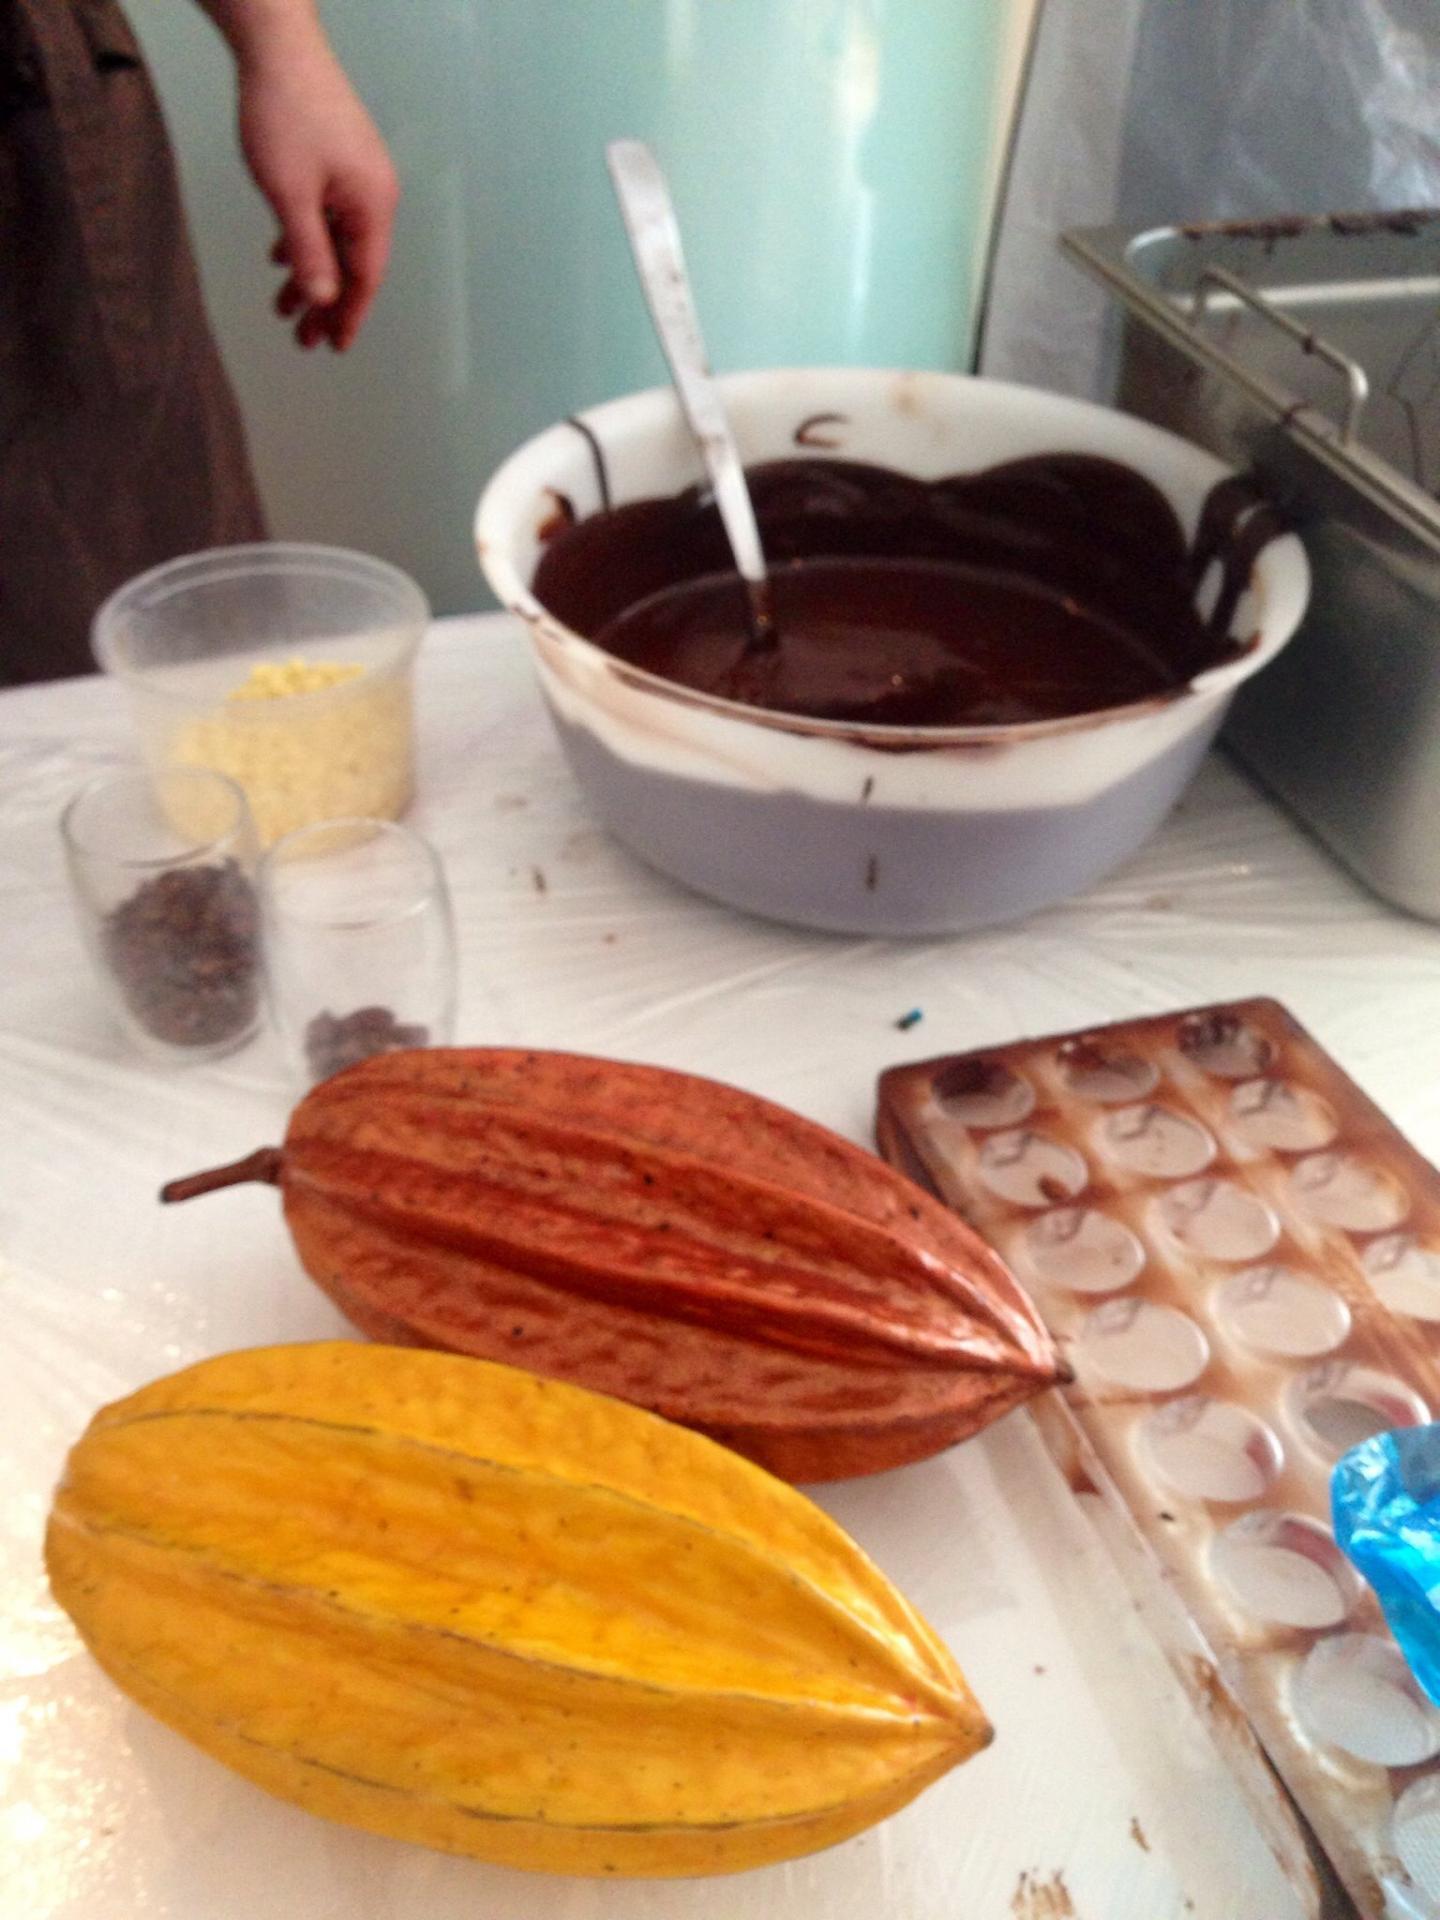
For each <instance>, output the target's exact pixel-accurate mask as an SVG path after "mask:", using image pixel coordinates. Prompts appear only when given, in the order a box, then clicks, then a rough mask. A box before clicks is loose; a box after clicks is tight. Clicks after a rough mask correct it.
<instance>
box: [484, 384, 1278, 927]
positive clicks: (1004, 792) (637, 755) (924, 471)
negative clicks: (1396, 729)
mask: <svg viewBox="0 0 1440 1920" xmlns="http://www.w3.org/2000/svg"><path fill="white" fill-rule="evenodd" d="M722 385H723V387H724V390H725V398H726V403H727V405H728V407H729V409H730V413H731V417H732V419H733V421H734V425H735V432H736V437H737V439H738V440H739V443H740V450H741V453H742V455H743V456H744V458H745V461H746V463H747V465H748V464H753V463H755V462H757V461H762V460H773V459H781V458H785V459H793V458H796V457H797V456H800V455H803V454H804V452H805V451H806V449H805V447H804V446H803V445H797V443H796V431H797V429H798V428H799V426H800V425H801V423H802V422H804V421H806V420H808V419H811V418H812V417H813V416H814V415H817V414H826V415H829V416H832V420H831V422H830V424H828V425H827V427H826V429H825V436H824V437H825V441H826V445H825V446H824V447H823V448H821V447H819V446H816V447H814V449H813V450H814V451H815V452H817V453H818V452H821V451H823V452H825V453H827V454H829V455H830V456H831V457H834V458H841V459H855V460H866V461H873V462H875V463H876V464H878V465H882V466H890V467H896V468H899V469H901V470H902V471H904V472H906V473H912V474H915V475H917V476H919V477H921V478H924V479H934V478H938V477H939V476H941V475H943V474H948V473H963V472H970V471H974V470H976V469H979V468H984V467H990V466H993V465H995V464H996V463H998V462H1000V461H1006V460H1015V459H1020V458H1022V457H1024V456H1026V455H1030V454H1038V453H1047V452H1056V451H1068V452H1081V453H1091V454H1099V455H1103V456H1106V457H1108V458H1111V459H1114V460H1119V461H1122V462H1124V463H1125V464H1126V465H1127V466H1130V467H1132V468H1134V469H1135V470H1136V471H1138V472H1139V473H1142V474H1144V475H1145V476H1146V477H1147V478H1148V479H1150V480H1151V481H1152V482H1153V483H1154V484H1155V485H1156V486H1157V487H1158V488H1159V490H1160V491H1161V493H1163V494H1164V495H1165V497H1166V498H1167V499H1168V500H1169V502H1170V504H1171V505H1172V507H1173V508H1174V509H1175V511H1176V513H1177V514H1178V516H1179V518H1180V522H1181V525H1182V526H1183V528H1184V530H1185V532H1186V534H1187V536H1188V535H1190V534H1192V533H1193V532H1194V529H1195V525H1196V521H1197V519H1198V517H1199V512H1200V506H1201V503H1202V501H1203V500H1204V498H1205V496H1206V494H1207V493H1208V492H1209V491H1210V489H1211V488H1212V487H1213V486H1214V484H1215V483H1216V481H1217V480H1219V479H1221V478H1222V477H1223V475H1224V474H1225V472H1226V471H1227V469H1226V468H1225V467H1224V466H1223V464H1222V463H1221V462H1220V461H1218V460H1216V459H1214V458H1213V457H1212V456H1211V455H1210V454H1208V453H1203V452H1201V451H1200V449H1198V448H1196V447H1192V446H1190V445H1189V444H1188V442H1186V441H1183V440H1180V439H1177V438H1176V437H1175V436H1174V435H1173V434H1169V433H1165V432H1163V431H1161V429H1159V428H1158V427H1152V426H1148V425H1146V424H1145V423H1144V422H1142V421H1139V420H1134V419H1131V418H1130V417H1129V416H1128V415H1126V414H1121V413H1115V412H1112V411H1110V410H1108V409H1106V408H1103V407H1096V406H1090V405H1087V404H1086V403H1084V402H1082V401H1076V400H1066V399H1061V398H1058V397H1057V396H1055V395H1053V394H1047V393H1042V392H1039V391H1037V390H1034V389H1031V388H1027V387H1017V386H1009V385H1004V384H1002V383H1000V382H998V381H992V380H980V379H972V378H970V377H968V376H966V375H962V374H942V373H885V372H871V371H867V370H860V369H855V368H847V369H838V370H830V371H826V370H823V369H815V368H800V369H790V370H783V371H778V372H766V373H745V374H735V375H732V376H730V377H729V378H727V379H725V380H724V381H723V382H722ZM698 471H699V470H698V465H697V460H696V455H695V449H694V446H693V444H692V442H691V439H690V435H689V433H688V431H687V430H686V427H685V425H684V422H683V421H682V419H681V417H680V412H679V408H678V405H677V403H676V401H675V398H674V395H673V394H672V393H671V392H670V390H669V389H668V388H657V389H654V390H652V391H650V392H646V393H636V394H631V395H629V396H627V397H626V398H625V399H622V400H615V401H611V402H610V403H609V404H608V405H606V406H601V407H596V408H594V409H593V410H591V411H590V412H588V413H586V414H583V415H581V416H578V417H577V419H576V420H574V421H565V422H563V423H562V424H561V425H559V426H555V427H551V428H549V429H548V431H546V432H545V433H542V434H540V435H538V436H537V437H536V438H535V439H533V440H530V441H528V442H527V443H526V444H525V445H524V446H522V447H521V448H519V449H518V450H517V451H516V452H515V453H514V454H512V455H511V456H510V458H509V459H508V460H507V461H506V462H505V464H504V465H503V466H502V467H501V468H500V469H499V471H498V472H497V473H496V474H495V475H494V477H493V478H492V480H491V481H490V484H489V485H488V486H487V487H486V489H485V492H484V494H483V496H482V498H481V500H480V505H479V508H478V510H477V514H476V521H475V538H476V545H477V549H478V552H479V557H480V564H481V567H482V568H483V570H484V572H485V575H486V578H487V579H488V580H489V582H490V585H491V586H492V587H493V588H494V590H495V592H496V594H497V595H498V596H499V598H500V600H501V601H502V602H503V603H504V605H505V606H507V607H508V608H510V609H511V611H512V612H514V613H516V614H518V615H519V616H520V617H521V618H522V619H523V620H524V621H525V622H526V624H527V626H528V627H529V630H530V634H531V638H532V640H533V642H534V648H535V658H536V663H537V666H538V668H539V674H540V683H541V687H542V689H543V691H544V694H545V698H546V700H547V702H548V703H549V706H550V711H551V713H552V715H553V717H554V720H555V725H556V728H557V730H558V732H559V735H560V739H561V742H562V744H563V746H564V748H565V752H566V754H567V755H568V756H569V759H570V763H571V765H572V767H573V768H574V771H575V773H576V776H577V778H578V779H579V780H580V783H581V785H582V786H583V787H584V788H585V790H586V792H587V794H588V795H589V797H590V800H591V802H592V804H593V805H594V807H595V809H596V811H597V812H598V813H599V814H600V816H601V818H602V819H603V820H604V821H605V823H606V824H607V825H608V826H609V827H610V829H611V830H612V832H614V833H615V834H616V836H617V837H618V838H619V839H620V840H622V841H623V842H624V843H625V845H626V846H628V847H629V848H631V850H632V851H633V852H635V853H637V854H639V855H640V857H641V858H642V859H643V860H646V861H648V862H649V864H650V865H651V866H654V867H658V868H659V869H660V870H661V871H662V872H663V873H667V874H670V875H671V876H672V877H673V878H675V879H677V880H681V881H683V882H684V883H685V884H686V885H687V886H691V887H694V888H696V889H698V891H700V892H701V893H706V894H710V895H712V896H713V897H714V898H716V899H718V900H723V901H726V902H728V903H729V904H730V905H732V906H737V907H743V908H745V909H747V910H748V911H750V912H752V913H759V914H764V915H766V916H768V917H769V918H772V919H775V920H784V921H789V922H791V923H793V924H797V925H801V926H808V927H822V928H827V929H831V930H834V931H840V932H849V933H874V934H926V933H944V932H954V931H959V930H963V929H966V928H973V927H980V926H986V925H989V924H991V923H993V922H995V921H1000V920H1007V919H1013V918H1014V917H1016V916H1017V915H1020V914H1024V913H1028V912H1030V911H1031V910H1032V909H1034V908H1036V907H1042V906H1045V905H1047V904H1048V903H1050V902H1052V901H1055V900H1059V899H1062V898H1063V897H1065V896H1066V895H1067V894H1071V893H1075V892H1077V891H1078V890H1080V889H1081V888H1084V887H1087V886H1089V885H1090V884H1091V882H1092V881H1094V880H1096V879H1097V878H1099V876H1100V875H1101V874H1103V873H1105V872H1107V871H1108V870H1109V869H1110V868H1112V867H1114V866H1116V865H1117V864H1118V863H1119V862H1120V861H1122V860H1124V859H1125V858H1126V856H1127V855H1129V854H1130V853H1132V852H1133V851H1134V850H1135V848H1136V847H1138V846H1139V845H1140V843H1141V842H1142V841H1143V840H1144V839H1146V837H1147V836H1148V835H1149V834H1150V833H1151V832H1153V830H1154V829H1155V827H1156V826H1157V825H1158V824H1159V822H1160V821H1161V820H1162V819H1163V818H1164V816H1165V814H1166V813H1167V812H1168V811H1169V809H1170V807H1171V805H1172V804H1173V803H1174V801H1175V799H1176V798H1177V796H1178V795H1179V794H1180V792H1181V790H1182V789H1183V788H1184V786H1185V784H1186V783H1187V781H1188V780H1189V779H1190V777H1191V775H1192V774H1193V773H1194V771H1195V769H1196V767H1197V766H1198V765H1199V762H1200V760H1201V758H1202V756H1203V755H1204V753H1205V750H1206V748H1207V747H1208V746H1209V744H1210V742H1211V740H1212V739H1213V737H1214V734H1215V731H1216V729H1217V728H1218V727H1219V725H1220V722H1221V720H1222V719H1223V718H1224V715H1225V709H1226V707H1227V705H1228V704H1229V701H1230V696H1231V694H1232V693H1233V692H1234V690H1235V688H1236V687H1237V686H1238V685H1239V683H1240V682H1241V681H1242V680H1245V679H1247V678H1248V677H1249V676H1250V675H1251V674H1252V673H1255V672H1257V671H1258V670H1259V669H1260V668H1261V667H1263V666H1264V665H1265V664H1266V663H1267V662H1268V661H1269V660H1271V659H1272V658H1273V657H1274V655H1275V654H1276V653H1277V652H1278V651H1279V650H1280V648H1281V647H1282V646H1284V644H1285V642H1286V641H1287V640H1288V639H1289V638H1290V635H1291V634H1292V633H1293V632H1294V630H1295V626H1296V624H1297V622H1298V621H1299V619H1300V616H1301V614H1302V612H1303V611H1304V607H1305V601H1306V595H1307V593H1308V589H1309V571H1308V568H1307V566H1306V563H1305V555H1304V551H1303V549H1302V548H1301V545H1300V542H1299V541H1298V540H1297V539H1295V538H1294V537H1293V536H1290V535H1287V536H1283V537H1281V538H1278V539H1276V540H1273V541H1271V542H1270V544H1269V545H1268V546H1267V547H1266V548H1265V549H1264V551H1263V552H1262V553H1261V555H1260V557H1259V559H1258V560H1257V561H1256V564H1255V567H1254V571H1253V574H1252V578H1251V586H1250V590H1249V592H1248V593H1246V594H1245V595H1244V596H1243V597H1242V599H1241V602H1240V605H1239V606H1238V608H1237V609H1236V614H1235V622H1234V631H1235V632H1236V633H1237V634H1244V635H1250V634H1252V633H1254V634H1258V636H1259V639H1258V643H1257V644H1255V645H1253V646H1251V647H1250V648H1249V649H1248V650H1247V651H1246V652H1245V653H1244V654H1243V655H1242V656H1241V657H1240V658H1238V659H1234V660H1231V661H1227V662H1226V663H1225V664H1224V665H1222V666H1219V667H1215V668H1213V669H1211V670H1210V671H1209V672H1206V673H1202V674H1200V675H1197V676H1196V678H1195V679H1194V680H1193V681H1191V682H1190V683H1189V684H1188V685H1187V686H1185V687H1183V688H1181V689H1180V690H1179V691H1178V692H1176V693H1173V694H1169V695H1166V696H1164V697H1162V698H1158V699H1151V700H1147V701H1143V702H1139V703H1137V704H1134V705H1131V706H1126V707H1117V708H1111V709H1109V710H1107V711H1105V712H1102V713H1096V714H1086V715H1083V716H1079V717H1075V718H1066V719H1062V720H1050V721H1041V722H1036V723H1032V724H1028V725H1024V726H996V727H950V728H934V727H931V728H916V727H874V726H865V725H863V724H860V723H856V722H848V721H818V720H805V719H798V718H796V717H794V716H792V715H786V714H778V713H764V712H761V711H759V710H757V709H755V708H752V707H743V706H739V705H736V704H734V703H733V702H729V701H725V700H720V699H716V698H713V697H712V696H709V695H706V694H700V693H695V692H692V691H690V690H689V689H687V688H683V687H679V686H676V685H674V684H673V683H672V682H670V681H666V680H662V679H660V678H658V677H657V676H655V675H653V674H649V673H645V672H643V671H641V670H640V669H638V668H636V667H633V666H628V665H626V664H624V663H623V662H621V661H619V660H616V659H614V658H612V657H611V656H610V655H609V654H606V653H602V652H601V650H600V649H599V648H598V647H596V646H593V645H592V644H591V643H590V642H589V641H587V640H584V639H582V638H581V637H580V636H579V635H578V634H576V633H574V632H572V631H571V630H570V629H568V628H567V627H565V626H563V625H562V624H561V623H560V622H559V621H558V620H557V619H555V618H554V617H553V616H552V615H550V614H549V613H547V611H546V609H545V608H544V607H542V606H541V605H540V604H539V602H538V601H537V600H536V599H535V596H534V595H533V593H532V592H531V591H530V580H531V576H532V574H533V573H534V570H535V567H536V564H537V561H538V559H539V555H540V552H541V548H542V545H543V540H544V532H545V529H546V525H547V523H550V524H551V525H553V523H554V518H555V514H556V510H557V504H558V501H557V496H561V497H562V498H563V501H564V503H565V504H566V505H567V506H569V507H571V508H573V509H574V510H575V512H576V513H578V514H579V515H580V516H581V517H584V516H586V515H588V514H591V513H594V512H596V511H597V510H598V509H599V508H600V507H601V505H602V504H603V502H604V500H605V498H606V497H607V495H608V497H609V499H610V500H612V501H614V502H616V503H621V502H624V501H629V500H635V499H640V498H643V497H645V496H649V495H665V494H673V493H676V492H678V491H680V489H681V488H683V487H686V486H689V485H690V484H691V483H692V482H693V481H695V480H696V478H697V477H698ZM1201 590H1202V592H1203V591H1204V590H1205V583H1204V582H1202V583H1201Z"/></svg>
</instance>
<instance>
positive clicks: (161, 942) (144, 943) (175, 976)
mask: <svg viewBox="0 0 1440 1920" xmlns="http://www.w3.org/2000/svg"><path fill="white" fill-rule="evenodd" d="M100 934H101V947H102V950H103V953H104V956H105V962H106V965H107V966H108V967H109V968H110V971H111V972H112V973H113V974H114V976H115V980H116V983H117V985H118V986H119V988H120V993H121V996H122V998H123V999H124V1002H125V1005H126V1006H127V1007H128V1008H129V1010H130V1012H131V1013H132V1014H133V1015H134V1017H135V1019H136V1020H137V1021H138V1022H139V1024H140V1025H141V1026H142V1027H143V1028H144V1029H145V1031H146V1032H147V1033H148V1034H150V1035H152V1036H153V1037H154V1038H155V1039H156V1040H163V1041H165V1042H167V1044H169V1045H170V1046H174V1047H208V1046H215V1045H216V1044H218V1043H219V1042H220V1041H222V1040H230V1039H234V1038H236V1037H238V1036H239V1035H241V1034H243V1033H244V1032H245V1031H246V1030H247V1028H249V1027H250V1026H251V1025H252V1024H253V1023H254V1020H255V1017H256V1013H257V1011H258V1008H259V989H260V981H259V974H260V932H259V915H258V912H257V909H256V902H255V889H254V888H253V887H252V886H251V884H250V881H249V880H248V878H247V877H246V875H245V873H244V872H243V870H242V869H241V867H240V865H239V863H238V861H235V860H226V861H223V862H222V863H220V864H219V865H216V866H205V867H175V868H172V869H171V870H170V871H169V872H166V873H160V874H157V875H156V876H155V877H154V879H152V880H146V881H144V882H142V884H141V885H140V886H139V887H137V888H136V890H135V892H134V893H132V894H131V895H130V897H129V899H128V900H122V901H121V903H120V905H119V906H118V907H115V908H114V909H113V910H112V911H111V912H110V913H108V914H107V915H106V917H105V919H104V921H103V923H102V926H101V930H100Z"/></svg>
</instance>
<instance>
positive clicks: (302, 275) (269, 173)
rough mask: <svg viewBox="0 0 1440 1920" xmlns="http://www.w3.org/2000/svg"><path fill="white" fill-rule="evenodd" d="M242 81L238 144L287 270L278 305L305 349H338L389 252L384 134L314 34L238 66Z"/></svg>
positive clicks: (390, 206)
mask: <svg viewBox="0 0 1440 1920" xmlns="http://www.w3.org/2000/svg"><path fill="white" fill-rule="evenodd" d="M239 86H240V99H239V111H240V147H241V151H242V152H243V153H244V155H245V160H246V163H247V165H248V166H249V168H250V171H251V173H252V174H253V175H254V178H255V184H256V185H257V186H258V187H259V189H260V191H261V192H262V193H263V194H264V196H265V198H266V199H267V200H268V201H269V202H270V205H271V206H272V207H273V208H274V210H275V214H276V217H277V219H278V220H279V222H280V238H279V239H278V240H277V241H276V243H275V246H274V248H273V249H272V252H271V258H272V259H273V260H274V261H275V262H276V263H277V265H280V266H283V267H286V268H288V269H289V273H288V276H287V278H286V280H285V283H284V285H283V286H282V287H281V289H280V292H279V294H278V295H277V296H276V300H275V308H276V311H277V312H278V313H280V314H281V315H282V316H283V317H284V318H286V319H287V320H288V319H294V320H295V338H296V339H297V340H298V341H299V343H300V345H301V346H302V347H314V346H317V345H318V344H319V343H320V341H322V340H328V341H329V343H330V345H331V346H332V347H333V348H334V349H335V351H336V352H337V353H343V352H344V351H345V349H346V348H347V347H348V346H349V345H350V343H351V341H353V340H354V338H355V336H356V334H357V333H358V332H359V331H360V327H361V323H362V322H363V321H364V318H365V315H366V313H367V312H368V311H369V308H370V304H371V302H372V301H373V300H374V298H375V295H376V293H377V292H378V290H379V287H380V283H381V281H382V280H383V279H384V277H385V267H386V264H387V262H388V260H389V256H390V233H391V228H392V226H393V224H394V219H395V208H396V205H397V203H398V201H399V198H400V187H399V182H398V180H397V179H396V175H395V169H394V167H393V166H392V164H391V161H390V155H389V153H388V152H387V150H386V147H385V142H384V141H383V140H382V139H381V137H380V134H379V132H378V130H377V128H376V126H375V123H374V121H373V120H372V119H371V118H370V116H369V114H368V113H367V112H366V111H365V108H364V106H363V105H362V104H361V102H360V99H359V97H358V96H357V94H356V93H355V90H354V88H353V87H352V86H351V85H350V82H349V81H348V80H347V79H346V77H345V73H344V70H343V69H342V67H341V66H340V63H339V61H338V60H336V58H335V56H334V54H333V53H331V51H330V49H329V47H328V46H327V45H326V44H325V42H324V41H323V40H322V39H320V38H319V37H318V36H317V37H316V39H315V40H314V42H313V44H312V45H310V46H308V47H306V48H305V49H303V50H302V51H300V52H298V53H297V50H296V48H295V47H294V45H293V43H292V44H291V45H290V46H289V47H288V48H287V49H286V55H285V57H284V58H283V59H275V60H266V61H260V62H257V63H255V64H253V65H242V67H241V70H240V76H239Z"/></svg>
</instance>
